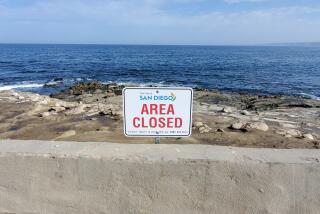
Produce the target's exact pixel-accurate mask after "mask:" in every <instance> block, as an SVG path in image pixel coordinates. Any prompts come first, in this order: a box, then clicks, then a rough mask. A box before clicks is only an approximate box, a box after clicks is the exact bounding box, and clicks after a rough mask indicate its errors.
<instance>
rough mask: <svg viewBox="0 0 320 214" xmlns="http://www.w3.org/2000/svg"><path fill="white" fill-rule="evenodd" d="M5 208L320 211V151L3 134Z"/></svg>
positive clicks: (0, 169)
mask: <svg viewBox="0 0 320 214" xmlns="http://www.w3.org/2000/svg"><path fill="white" fill-rule="evenodd" d="M0 174H1V176H0V213H249V214H250V213H282V214H283V213H288V214H289V213H290V214H292V213H297V214H298V213H318V212H319V210H320V203H319V201H320V182H319V180H320V151H319V150H304V149H291V150H277V149H252V148H234V147H222V146H210V145H174V144H172V145H168V144H166V145H162V144H160V145H152V144H151V145H150V144H148V145H146V144H139V145H134V144H113V143H101V142H100V143H95V142H83V143H81V142H61V141H59V142H55V141H20V140H1V141H0Z"/></svg>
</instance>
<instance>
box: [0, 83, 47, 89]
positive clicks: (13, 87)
mask: <svg viewBox="0 0 320 214" xmlns="http://www.w3.org/2000/svg"><path fill="white" fill-rule="evenodd" d="M42 86H43V84H36V83H33V84H19V85H4V86H0V91H5V90H11V89H16V88H40V87H42Z"/></svg>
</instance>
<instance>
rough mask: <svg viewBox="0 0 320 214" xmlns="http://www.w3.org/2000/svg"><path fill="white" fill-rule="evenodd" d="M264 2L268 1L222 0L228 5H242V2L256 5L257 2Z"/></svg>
mask: <svg viewBox="0 0 320 214" xmlns="http://www.w3.org/2000/svg"><path fill="white" fill-rule="evenodd" d="M264 1H268V0H224V2H226V3H229V4H235V3H243V2H251V3H257V2H264Z"/></svg>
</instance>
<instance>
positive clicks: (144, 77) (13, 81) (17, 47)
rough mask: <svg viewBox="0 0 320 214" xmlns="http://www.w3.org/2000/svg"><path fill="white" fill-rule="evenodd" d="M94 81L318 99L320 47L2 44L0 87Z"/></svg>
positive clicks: (24, 88) (39, 90) (33, 88)
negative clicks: (188, 87) (300, 96)
mask: <svg viewBox="0 0 320 214" xmlns="http://www.w3.org/2000/svg"><path fill="white" fill-rule="evenodd" d="M54 80H56V81H54ZM57 80H59V81H57ZM92 80H97V81H100V82H104V83H109V82H117V83H130V84H139V85H143V86H149V85H153V86H190V87H201V88H208V89H219V90H223V91H234V92H245V93H254V94H288V95H302V96H306V97H310V98H314V99H319V97H320V47H298V46H156V45H33V44H0V90H5V89H16V90H20V91H32V92H37V93H40V94H50V93H54V92H57V91H59V90H62V89H64V88H66V87H69V86H70V85H72V84H74V83H76V82H82V81H92ZM56 82H59V84H56V85H55V87H43V86H44V84H46V83H49V85H51V86H53V84H54V83H56Z"/></svg>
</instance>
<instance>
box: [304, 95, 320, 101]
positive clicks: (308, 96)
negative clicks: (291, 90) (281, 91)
mask: <svg viewBox="0 0 320 214" xmlns="http://www.w3.org/2000/svg"><path fill="white" fill-rule="evenodd" d="M300 95H301V96H303V97H306V98H310V99H313V100H320V97H317V96H315V95H312V94H307V93H300Z"/></svg>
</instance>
